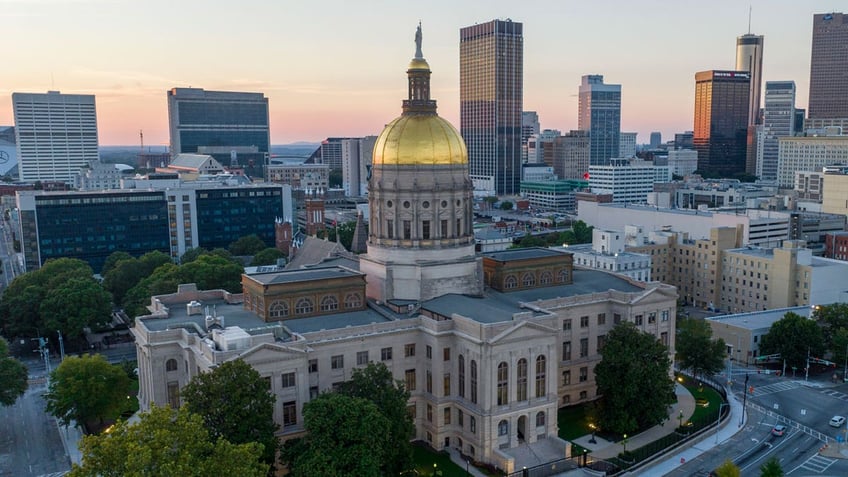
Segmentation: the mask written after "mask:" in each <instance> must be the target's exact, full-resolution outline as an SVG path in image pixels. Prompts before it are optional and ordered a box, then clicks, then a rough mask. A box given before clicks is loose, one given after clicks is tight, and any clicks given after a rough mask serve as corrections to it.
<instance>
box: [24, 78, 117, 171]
mask: <svg viewBox="0 0 848 477" xmlns="http://www.w3.org/2000/svg"><path fill="white" fill-rule="evenodd" d="M12 109H14V115H15V140H16V143H17V153H18V164H19V170H20V177H21V180H22V181H25V182H35V181H62V182H67V183H73V181H74V177H75V176H76V175H77V174H78V173H79V171H80V168H81V167H83V166H85V165H87V164H88V161H97V160H99V159H100V153H99V152H98V150H97V145H98V144H97V112H96V110H95V106H94V95H91V94H61V93H60V92H58V91H48V92H47V93H46V94H44V93H12Z"/></svg>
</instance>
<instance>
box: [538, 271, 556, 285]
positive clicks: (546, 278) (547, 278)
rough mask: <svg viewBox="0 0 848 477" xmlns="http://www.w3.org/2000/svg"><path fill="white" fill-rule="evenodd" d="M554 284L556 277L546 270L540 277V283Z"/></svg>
mask: <svg viewBox="0 0 848 477" xmlns="http://www.w3.org/2000/svg"><path fill="white" fill-rule="evenodd" d="M553 282H554V276H553V274H552V273H551V272H549V271H547V270H545V271H544V272H542V273H541V275H539V283H541V284H542V285H550V284H551V283H553Z"/></svg>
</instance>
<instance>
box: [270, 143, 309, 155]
mask: <svg viewBox="0 0 848 477" xmlns="http://www.w3.org/2000/svg"><path fill="white" fill-rule="evenodd" d="M320 145H321V143H320V142H305V141H299V142H293V143H291V144H272V145H271V154H275V155H279V156H309V155H310V154H312V153H313V152H315V150H316V149H318V147H319V146H320Z"/></svg>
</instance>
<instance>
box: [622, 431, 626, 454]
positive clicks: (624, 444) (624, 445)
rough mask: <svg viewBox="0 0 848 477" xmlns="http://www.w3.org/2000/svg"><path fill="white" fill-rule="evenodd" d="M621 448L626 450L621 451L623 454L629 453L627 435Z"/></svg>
mask: <svg viewBox="0 0 848 477" xmlns="http://www.w3.org/2000/svg"><path fill="white" fill-rule="evenodd" d="M621 446H622V448H623V449H624V450H622V451H621V453H622V454H626V453H627V434H625V435H624V440H622V441H621Z"/></svg>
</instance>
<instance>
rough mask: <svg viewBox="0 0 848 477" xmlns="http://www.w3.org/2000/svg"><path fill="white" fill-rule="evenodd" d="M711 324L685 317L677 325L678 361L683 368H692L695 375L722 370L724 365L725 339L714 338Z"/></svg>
mask: <svg viewBox="0 0 848 477" xmlns="http://www.w3.org/2000/svg"><path fill="white" fill-rule="evenodd" d="M712 336H713V332H712V329H711V328H710V325H709V324H708V323H707V322H706V321H704V320H699V319H695V318H684V319H682V320H680V322H679V323H678V325H677V341H676V343H675V349H676V351H677V359H678V363H680V367H681V368H683V369H690V370H692V373H693V374H694V375H695V376H698V375H711V374H714V373H717V372H718V371H721V369H722V367H723V366H724V357H725V349H726V348H727V346H726V345H725V343H724V340H722V339H717V340H713V339H712Z"/></svg>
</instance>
